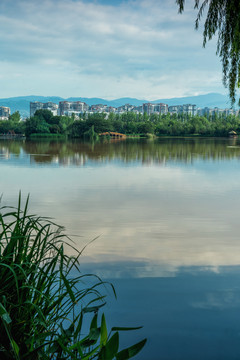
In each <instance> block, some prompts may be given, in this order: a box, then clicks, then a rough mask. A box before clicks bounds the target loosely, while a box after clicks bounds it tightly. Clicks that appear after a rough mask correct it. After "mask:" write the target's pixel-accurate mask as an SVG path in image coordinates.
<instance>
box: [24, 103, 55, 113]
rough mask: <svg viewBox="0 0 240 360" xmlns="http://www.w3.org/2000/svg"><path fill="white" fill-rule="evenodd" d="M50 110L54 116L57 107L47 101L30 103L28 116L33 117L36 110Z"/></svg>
mask: <svg viewBox="0 0 240 360" xmlns="http://www.w3.org/2000/svg"><path fill="white" fill-rule="evenodd" d="M41 109H44V110H50V111H51V112H52V114H53V115H54V116H56V115H57V114H58V105H57V104H55V103H53V102H51V101H49V102H46V103H41V102H39V101H34V102H30V116H34V114H35V112H36V111H37V110H41Z"/></svg>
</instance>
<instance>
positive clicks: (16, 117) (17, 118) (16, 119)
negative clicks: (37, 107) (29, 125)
mask: <svg viewBox="0 0 240 360" xmlns="http://www.w3.org/2000/svg"><path fill="white" fill-rule="evenodd" d="M20 119H21V116H20V113H19V111H15V112H14V113H13V114H12V115H10V116H9V118H8V120H9V121H12V122H14V123H18V122H19V121H20Z"/></svg>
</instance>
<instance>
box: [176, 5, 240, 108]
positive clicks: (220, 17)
mask: <svg viewBox="0 0 240 360" xmlns="http://www.w3.org/2000/svg"><path fill="white" fill-rule="evenodd" d="M176 3H177V4H178V7H179V12H180V13H181V12H182V11H183V10H184V5H185V0H176ZM207 6H208V10H207V16H206V20H205V23H204V31H203V46H204V47H205V45H206V43H207V41H208V40H211V39H212V37H213V36H214V35H215V34H216V33H217V34H218V42H217V51H216V53H217V55H219V57H220V59H221V62H222V69H223V84H224V86H225V87H228V90H229V96H230V99H231V102H232V105H233V104H234V102H235V100H236V89H237V88H239V87H240V1H239V0H201V1H200V0H195V9H197V10H198V14H197V18H196V21H195V28H196V29H198V27H199V22H200V20H201V18H202V16H203V14H204V10H205V8H206V7H207ZM238 103H239V105H240V99H239V101H238Z"/></svg>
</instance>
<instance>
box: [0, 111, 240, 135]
mask: <svg viewBox="0 0 240 360" xmlns="http://www.w3.org/2000/svg"><path fill="white" fill-rule="evenodd" d="M106 132H117V133H120V134H125V135H128V136H131V135H133V136H189V135H191V136H221V137H226V136H229V134H231V133H236V134H240V116H238V115H227V116H225V115H212V116H209V117H205V116H199V115H195V116H189V115H187V114H181V115H176V114H173V115H171V114H164V115H157V114H151V115H148V114H146V113H144V114H135V113H131V112H126V113H124V114H120V115H119V114H114V113H110V114H109V116H108V118H107V117H106V114H104V113H95V114H91V115H90V114H83V115H82V118H81V119H78V120H76V119H75V117H74V116H54V115H53V114H52V112H51V111H49V110H45V109H44V110H37V111H36V113H35V114H34V116H32V117H30V118H27V119H26V120H25V121H21V119H20V114H19V112H15V113H13V114H12V115H10V117H9V119H8V120H2V121H0V134H1V135H7V134H8V135H15V134H16V135H24V136H26V137H27V138H31V137H63V136H68V137H71V138H78V137H79V138H81V137H90V138H91V137H97V136H98V135H99V134H101V133H106Z"/></svg>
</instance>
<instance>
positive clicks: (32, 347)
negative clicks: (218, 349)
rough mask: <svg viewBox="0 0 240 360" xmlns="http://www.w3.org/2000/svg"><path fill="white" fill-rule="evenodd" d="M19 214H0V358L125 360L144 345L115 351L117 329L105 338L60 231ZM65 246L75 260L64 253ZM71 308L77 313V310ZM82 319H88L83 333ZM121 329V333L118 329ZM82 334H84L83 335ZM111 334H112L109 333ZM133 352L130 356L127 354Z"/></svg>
mask: <svg viewBox="0 0 240 360" xmlns="http://www.w3.org/2000/svg"><path fill="white" fill-rule="evenodd" d="M27 210H28V199H27V202H26V205H25V207H24V208H23V210H21V197H19V202H18V207H17V208H16V209H15V208H6V207H2V208H1V211H0V226H1V228H0V278H1V287H0V334H1V336H0V359H1V360H8V359H14V360H30V359H31V360H35V359H36V360H37V359H48V360H49V359H58V360H60V359H62V360H63V359H68V360H70V359H74V360H76V359H82V360H90V359H99V360H100V359H101V360H111V359H129V358H130V357H132V356H133V355H135V354H136V353H137V352H138V351H140V350H141V349H142V347H143V346H144V344H145V342H146V340H143V341H141V342H140V343H138V344H136V345H134V346H132V347H130V348H128V349H125V350H122V351H124V354H125V353H126V355H124V357H122V355H121V354H123V353H122V351H120V352H119V332H118V328H115V329H114V330H112V331H111V332H110V333H109V334H108V331H107V325H106V321H105V316H104V314H102V319H101V324H100V325H98V312H99V309H101V308H102V306H104V304H105V302H104V296H103V295H101V293H100V291H99V287H100V286H101V285H102V284H103V282H102V281H101V280H100V279H99V278H98V277H94V278H95V281H94V283H93V282H91V285H90V286H88V287H86V285H85V283H84V282H83V281H84V279H86V277H87V276H88V277H89V276H90V277H93V275H89V274H88V275H82V274H81V273H80V270H79V256H80V255H81V253H80V252H77V250H76V249H74V248H73V246H72V244H71V241H70V239H68V238H67V237H66V236H64V235H63V233H62V230H63V229H62V228H61V227H59V226H56V225H55V224H54V223H52V222H51V221H49V220H48V219H45V218H41V217H38V216H34V215H28V211H27ZM65 247H70V248H71V249H72V251H74V252H75V253H76V256H69V255H67V254H66V253H65ZM77 309H80V310H79V311H77ZM86 314H87V315H88V317H87V319H89V315H91V316H92V317H91V319H90V320H91V321H90V324H89V330H88V332H86V330H85V329H86V324H85V325H84V327H83V323H86V319H85V317H86ZM119 330H121V329H119ZM84 331H85V334H84ZM112 333H113V334H112ZM132 349H135V351H132Z"/></svg>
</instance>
